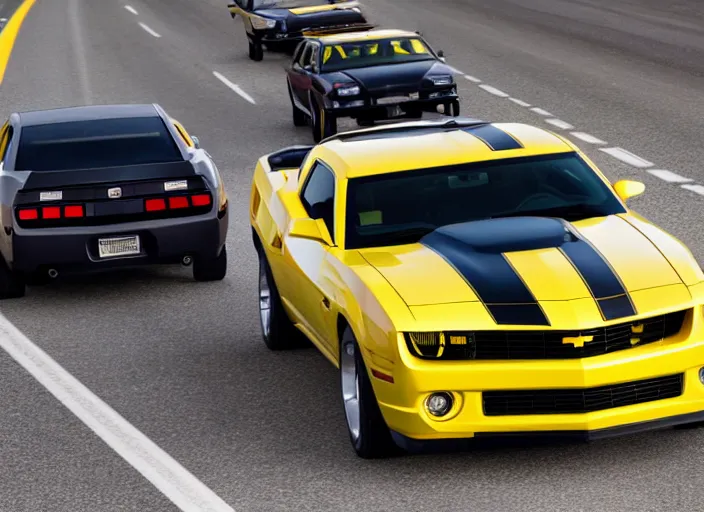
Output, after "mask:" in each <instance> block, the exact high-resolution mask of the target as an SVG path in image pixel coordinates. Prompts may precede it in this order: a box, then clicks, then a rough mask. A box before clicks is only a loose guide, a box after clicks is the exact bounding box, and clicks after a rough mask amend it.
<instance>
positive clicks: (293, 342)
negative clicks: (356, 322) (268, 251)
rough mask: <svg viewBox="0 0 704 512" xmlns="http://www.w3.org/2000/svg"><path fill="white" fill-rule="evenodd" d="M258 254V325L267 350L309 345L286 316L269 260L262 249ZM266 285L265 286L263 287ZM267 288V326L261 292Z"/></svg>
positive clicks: (291, 348) (289, 348)
mask: <svg viewBox="0 0 704 512" xmlns="http://www.w3.org/2000/svg"><path fill="white" fill-rule="evenodd" d="M257 254H258V255H259V286H258V291H259V294H258V295H259V325H260V327H261V330H262V339H263V340H264V344H265V345H266V346H267V348H268V349H269V350H274V351H279V350H293V349H296V348H304V347H310V345H311V344H310V342H309V341H308V339H307V338H306V337H305V335H304V334H303V333H302V332H301V331H299V330H298V329H296V327H295V326H294V325H293V322H291V319H290V318H289V317H288V314H287V313H286V310H285V309H284V306H283V304H282V303H281V297H280V296H279V290H278V289H277V288H276V282H275V281H274V276H273V274H272V273H271V268H270V267H269V262H268V261H267V259H266V256H265V255H264V254H263V250H262V249H258V250H257ZM265 287H266V288H265ZM265 290H268V312H269V327H268V329H267V328H266V326H265V321H264V315H263V314H262V311H263V307H262V306H263V304H262V299H263V294H262V292H263V291H265Z"/></svg>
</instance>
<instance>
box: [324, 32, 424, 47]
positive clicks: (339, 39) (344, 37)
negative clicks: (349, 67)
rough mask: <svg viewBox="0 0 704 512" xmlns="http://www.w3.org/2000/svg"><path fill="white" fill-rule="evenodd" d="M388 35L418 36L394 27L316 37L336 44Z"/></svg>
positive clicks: (380, 37)
mask: <svg viewBox="0 0 704 512" xmlns="http://www.w3.org/2000/svg"><path fill="white" fill-rule="evenodd" d="M389 37H420V35H419V34H418V33H416V32H411V31H408V30H396V29H375V30H364V31H358V32H343V33H340V34H328V35H324V36H323V35H321V36H318V37H317V38H316V39H318V40H319V41H320V42H321V43H323V44H338V43H355V42H360V41H369V40H376V39H386V38H389Z"/></svg>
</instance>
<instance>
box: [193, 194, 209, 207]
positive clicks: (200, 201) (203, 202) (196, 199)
mask: <svg viewBox="0 0 704 512" xmlns="http://www.w3.org/2000/svg"><path fill="white" fill-rule="evenodd" d="M191 202H192V203H193V206H208V205H209V204H210V195H209V194H198V195H196V196H192V197H191Z"/></svg>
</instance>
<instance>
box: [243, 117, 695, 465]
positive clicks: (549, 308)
mask: <svg viewBox="0 0 704 512" xmlns="http://www.w3.org/2000/svg"><path fill="white" fill-rule="evenodd" d="M644 188H645V187H644V185H643V184H641V183H638V182H633V181H619V182H617V183H614V184H613V185H612V184H611V183H610V182H609V181H608V180H607V179H606V177H605V176H604V175H603V174H602V173H601V172H600V171H599V170H598V169H597V167H596V166H595V164H594V163H593V162H591V161H590V160H589V159H588V158H587V157H586V156H585V155H584V154H583V153H582V152H581V151H580V150H579V149H578V148H577V147H575V146H574V145H573V144H572V143H571V142H569V141H567V140H566V139H564V138H562V137H560V136H558V135H556V134H553V133H551V132H549V131H546V130H542V129H539V128H536V127H533V126H527V125H524V124H512V123H506V124H503V123H485V122H480V121H476V120H471V119H463V118H457V119H455V120H450V121H441V122H431V121H418V122H410V123H400V124H394V125H389V126H385V127H378V128H371V129H366V130H357V131H353V132H347V133H341V134H338V135H336V136H335V137H331V138H328V139H326V140H324V141H322V142H321V143H320V144H318V145H316V146H313V147H304V146H301V147H292V148H287V149H283V150H281V151H278V152H276V153H272V154H270V155H266V156H264V157H262V158H261V159H260V160H259V161H258V163H257V166H256V169H255V172H254V180H253V186H252V190H251V204H250V222H251V225H252V233H253V237H254V244H255V246H256V249H257V252H258V255H259V264H260V278H259V283H260V284H259V297H260V300H259V303H260V312H261V324H262V330H263V336H264V341H265V343H266V345H267V346H268V347H269V348H270V349H272V350H281V349H287V348H292V347H294V346H297V345H299V344H300V343H301V342H306V340H310V341H311V342H312V343H313V344H314V345H315V346H316V347H317V348H318V349H319V350H320V351H321V352H322V353H323V354H324V355H325V356H326V357H327V358H328V359H329V360H330V361H331V362H332V363H333V364H334V365H335V366H336V367H338V368H339V369H340V393H341V396H342V401H343V403H344V411H345V417H346V420H347V426H348V430H349V434H350V438H351V441H352V445H353V446H354V449H355V450H356V452H357V454H358V455H360V456H361V457H365V458H370V457H381V456H386V455H390V454H393V453H394V452H397V451H401V450H399V448H402V449H405V450H415V448H416V447H423V446H424V445H425V444H426V443H432V442H434V441H441V442H442V441H444V442H447V441H452V442H459V441H461V440H467V439H469V438H473V437H480V436H491V435H497V434H499V435H506V434H527V433H531V434H543V435H546V434H549V435H575V436H578V437H581V438H587V439H593V438H601V437H605V436H610V435H616V434H623V433H630V432H637V431H642V430H648V429H654V428H663V427H669V426H675V425H685V424H690V425H695V424H699V422H701V421H703V420H704V412H703V411H704V311H703V309H704V308H703V304H704V273H702V270H701V268H700V267H699V265H698V264H697V261H696V260H695V258H694V257H693V256H692V254H691V252H690V251H689V250H688V249H687V248H686V247H685V246H684V245H683V244H682V243H680V242H679V241H678V240H677V239H675V238H674V237H672V236H670V235H669V234H667V233H666V232H664V231H663V230H661V229H660V228H658V227H656V226H655V225H653V224H651V223H650V222H648V221H647V220H645V219H644V218H642V217H640V216H639V215H638V214H636V213H634V212H633V211H631V210H629V209H628V207H627V206H626V205H625V201H626V200H627V199H629V198H631V197H633V196H636V195H639V194H641V193H642V192H643V190H644Z"/></svg>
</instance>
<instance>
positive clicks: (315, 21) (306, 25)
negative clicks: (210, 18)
mask: <svg viewBox="0 0 704 512" xmlns="http://www.w3.org/2000/svg"><path fill="white" fill-rule="evenodd" d="M227 8H228V9H229V11H230V14H231V15H232V18H233V19H234V18H235V17H237V15H239V16H240V17H241V18H242V22H243V23H244V28H245V31H246V33H247V39H248V41H249V58H250V59H252V60H254V61H260V60H262V59H263V58H264V46H266V48H267V50H272V51H291V52H292V51H293V50H294V49H295V48H296V45H297V44H298V43H300V42H301V40H302V39H303V37H304V35H303V33H304V32H306V31H307V30H314V29H321V28H329V27H338V28H347V27H354V26H359V25H364V24H366V23H367V20H366V17H365V15H364V13H363V12H362V9H361V8H360V5H359V3H358V2H356V1H348V0H234V3H231V4H228V6H227Z"/></svg>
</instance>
